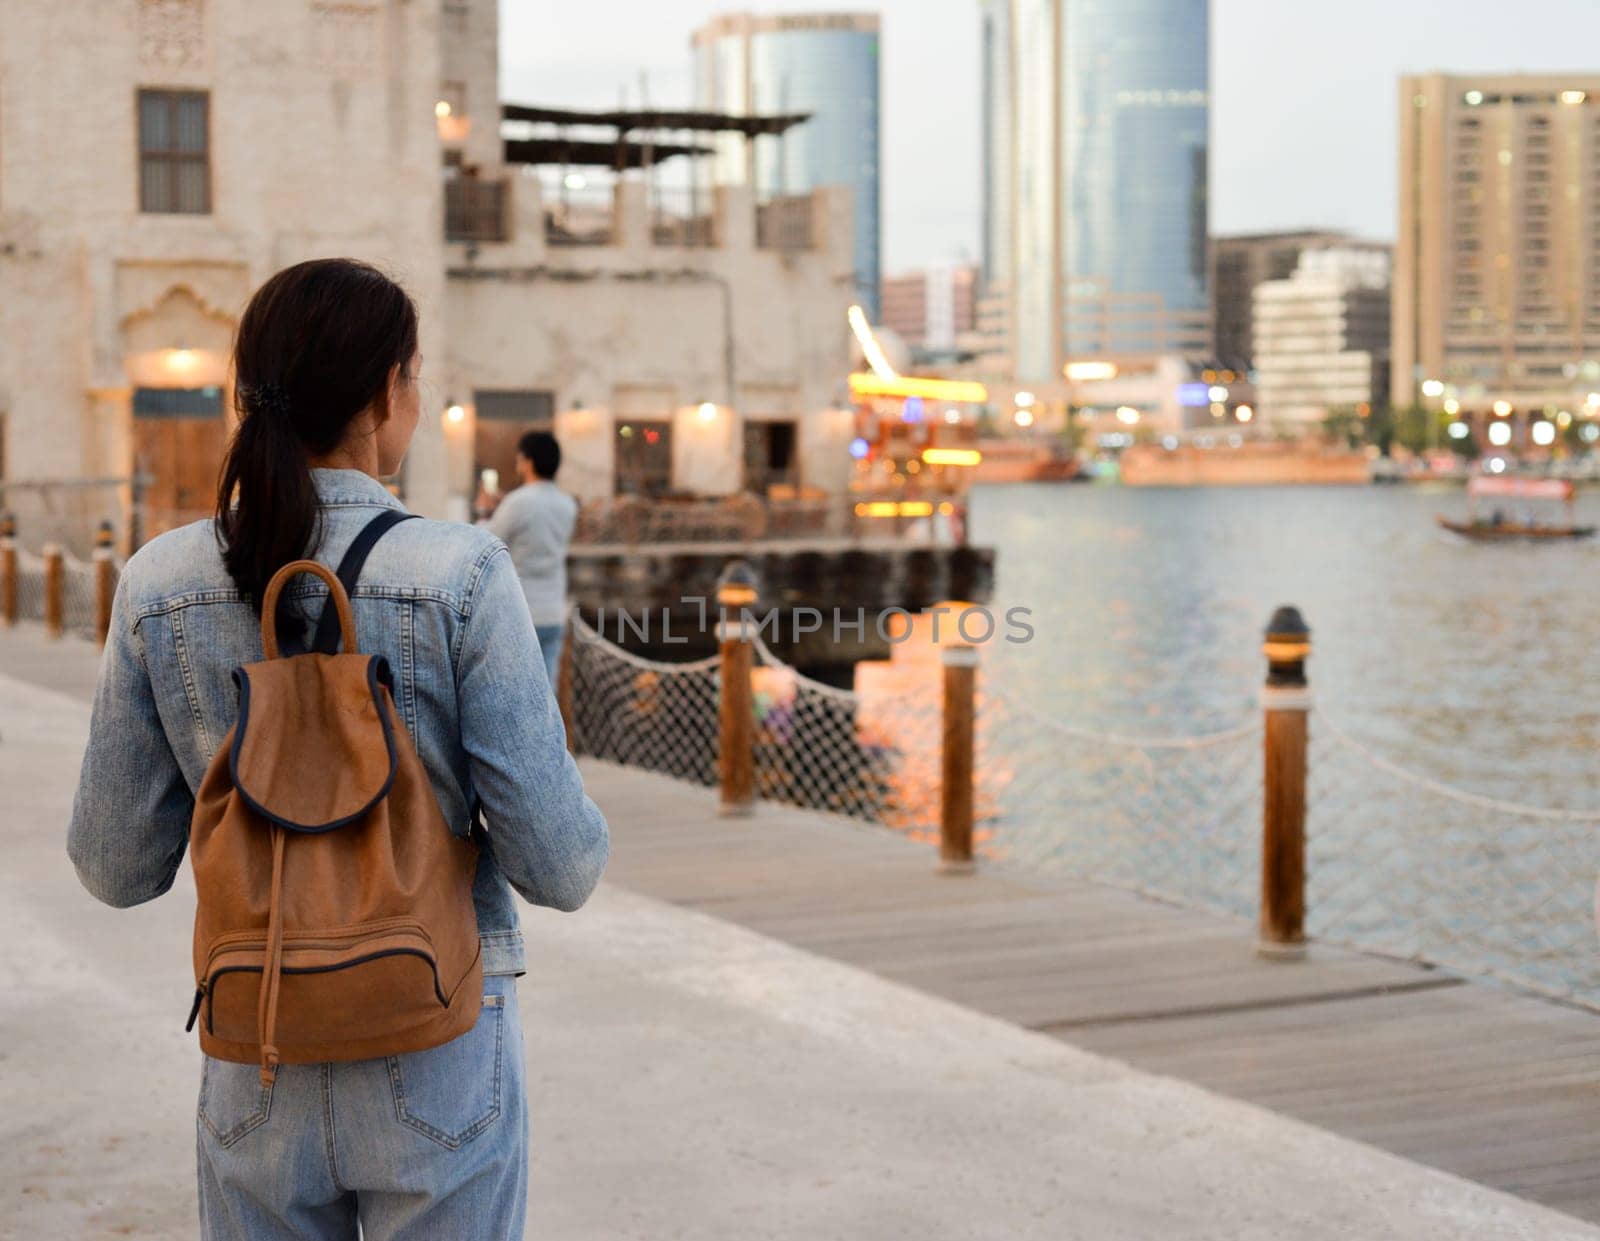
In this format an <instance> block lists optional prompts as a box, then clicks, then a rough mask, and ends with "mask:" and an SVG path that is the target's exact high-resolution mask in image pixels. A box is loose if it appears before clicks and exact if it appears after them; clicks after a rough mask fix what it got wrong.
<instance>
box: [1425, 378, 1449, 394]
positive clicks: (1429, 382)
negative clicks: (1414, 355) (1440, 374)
mask: <svg viewBox="0 0 1600 1241" xmlns="http://www.w3.org/2000/svg"><path fill="white" fill-rule="evenodd" d="M1422 395H1423V396H1443V395H1444V381H1443V380H1439V379H1424V380H1423V381H1422Z"/></svg>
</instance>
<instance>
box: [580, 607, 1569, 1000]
mask: <svg viewBox="0 0 1600 1241" xmlns="http://www.w3.org/2000/svg"><path fill="white" fill-rule="evenodd" d="M1292 636H1293V635H1291V637H1292ZM573 637H574V641H573V642H571V643H570V644H569V645H570V647H571V650H572V656H571V659H572V664H571V669H572V678H573V679H572V687H573V689H572V704H573V707H572V709H573V717H574V741H575V743H576V748H577V750H578V752H579V753H583V754H592V755H594V756H596V757H601V758H607V759H610V760H612V761H615V762H621V763H626V764H628V765H631V766H638V767H643V768H645V769H647V770H651V771H658V772H662V773H663V774H666V775H670V776H674V777H676V778H679V779H685V780H689V781H691V782H693V783H696V784H700V785H705V786H713V785H715V784H716V783H717V780H718V770H719V768H718V751H719V705H720V698H721V689H720V684H719V660H718V658H716V657H712V658H709V659H702V660H698V661H696V662H694V663H687V664H671V663H660V662H656V661H652V660H647V659H643V658H641V657H639V656H637V655H634V654H632V653H630V652H627V651H624V650H622V649H621V648H619V647H617V646H615V645H613V644H612V643H610V642H608V641H607V640H606V639H605V638H604V637H603V636H602V635H601V634H600V633H598V632H596V631H595V630H594V629H593V628H592V627H591V626H589V625H588V624H587V623H585V622H584V621H583V620H582V619H581V618H575V620H574V623H573ZM749 643H750V646H751V648H752V653H753V657H754V658H753V661H752V664H751V671H750V674H749V677H750V689H751V693H750V700H751V706H750V710H751V712H752V714H753V717H754V730H753V732H752V733H751V734H750V740H749V742H748V743H747V744H748V745H749V747H750V749H751V751H752V754H751V756H750V757H751V761H752V763H753V768H754V773H755V788H756V794H757V796H758V797H759V798H760V799H761V800H766V801H771V802H778V803H782V804H785V805H791V806H796V807H800V808H803V809H808V810H816V811H822V812H826V813H830V814H837V815H843V816H847V817H849V818H853V819H857V820H862V821H866V822H870V823H876V824H881V825H883V826H886V827H889V828H892V829H894V830H897V831H900V832H903V833H905V834H906V835H908V836H910V837H912V838H914V839H918V840H924V841H929V842H934V841H941V842H944V836H945V833H947V832H948V830H949V824H948V823H946V822H944V821H943V819H944V818H945V817H946V816H947V814H948V805H949V803H948V801H947V800H946V799H945V797H944V796H943V794H944V793H945V792H946V790H945V789H944V788H942V786H941V773H942V772H943V771H948V770H950V768H948V767H947V766H944V765H943V764H944V761H945V760H947V758H948V750H949V738H948V730H947V724H948V721H947V718H946V717H947V716H948V713H949V711H950V709H951V707H950V700H949V699H948V698H942V697H941V683H942V678H941V669H940V660H939V658H938V652H933V653H932V654H931V655H927V656H926V657H922V658H920V660H919V659H918V658H911V659H908V660H907V661H906V665H905V666H904V667H903V668H901V669H900V670H899V672H897V673H896V674H895V675H892V676H880V677H878V678H876V679H875V680H872V681H871V682H870V683H866V682H858V685H860V686H861V687H862V688H860V689H858V690H847V689H841V688H838V687H835V686H832V685H828V684H825V683H823V682H821V681H818V680H815V679H813V678H811V677H808V676H806V675H805V674H804V673H802V672H800V671H799V670H797V669H796V668H794V667H792V666H790V665H788V664H786V663H784V662H783V660H782V659H780V658H779V657H778V656H777V655H776V654H774V652H773V651H772V649H771V648H770V647H769V646H768V645H767V644H766V642H765V641H763V640H762V638H761V636H760V632H759V630H757V631H756V632H755V634H754V635H753V636H752V637H751V638H750V639H749ZM1274 651H1276V654H1274ZM1308 651H1309V642H1308V640H1306V642H1305V644H1304V645H1303V646H1301V647H1298V648H1296V647H1294V644H1293V643H1292V642H1291V643H1289V644H1288V645H1285V642H1284V640H1283V639H1282V637H1281V635H1280V636H1279V637H1278V638H1277V639H1269V642H1268V653H1269V657H1270V658H1272V659H1273V661H1274V662H1273V663H1272V668H1273V670H1274V676H1275V677H1278V678H1279V681H1280V682H1281V681H1282V680H1284V678H1285V677H1286V678H1287V679H1288V681H1289V684H1288V686H1287V688H1285V686H1284V685H1282V684H1278V685H1277V686H1276V688H1274V685H1273V682H1271V681H1270V680H1269V689H1268V691H1267V694H1266V698H1265V702H1266V711H1265V712H1264V713H1263V715H1262V716H1261V717H1258V718H1254V719H1248V720H1244V721H1241V722H1240V723H1239V724H1238V725H1237V726H1235V727H1232V728H1228V729H1226V730H1223V731H1219V732H1214V733H1210V734H1207V735H1203V736H1194V737H1146V736H1135V735H1130V734H1127V733H1124V732H1118V731H1113V730H1101V729H1096V728H1091V727H1085V726H1083V725H1081V724H1076V723H1069V722H1067V721H1064V720H1061V719H1059V718H1056V717H1054V716H1052V715H1051V714H1049V713H1047V712H1044V711H1040V710H1038V709H1036V708H1035V707H1033V706H1031V705H1029V704H1028V703H1027V702H1025V701H1024V700H1023V699H1022V698H1021V697H1020V696H1019V695H1018V694H1016V693H1014V692H1007V691H1005V690H1003V689H998V688H996V687H995V686H993V685H991V684H987V683H986V679H987V680H994V679H996V678H994V677H992V676H991V677H988V678H986V677H985V675H984V674H983V673H981V672H980V674H979V676H978V678H977V682H976V684H977V688H976V690H975V691H974V692H973V693H972V695H971V697H972V701H971V703H970V704H969V709H970V712H971V715H972V719H973V721H974V723H975V728H974V731H973V737H974V740H973V741H972V747H973V760H974V761H973V764H972V769H973V771H974V772H975V773H976V774H975V776H974V777H973V779H972V786H973V787H972V789H971V790H970V792H971V806H972V809H971V817H972V821H973V822H972V825H971V826H972V828H973V831H972V838H973V839H975V841H976V842H977V846H978V850H979V852H980V853H981V855H982V856H984V857H986V858H989V859H994V860H1004V861H1005V862H1006V863H1007V864H1008V865H1013V866H1017V867H1020V868H1024V869H1028V870H1033V871H1042V872H1049V873H1054V874H1061V875H1070V876H1074V877H1080V878H1084V879H1090V880H1094V881H1097V882H1102V883H1108V884H1113V885H1116V886H1119V887H1123V888H1127V889H1130V890H1134V891H1138V892H1141V893H1145V894H1148V895H1153V896H1157V897H1160V898H1162V899H1165V900H1171V901H1175V902H1178V903H1183V904H1188V905H1192V906H1196V907H1199V908H1204V909H1208V910H1211V911H1214V912H1218V913H1222V914H1227V915H1231V916H1236V917H1245V918H1253V917H1257V916H1258V915H1259V916H1260V917H1261V920H1262V926H1263V932H1262V936H1263V949H1264V951H1265V950H1267V949H1268V948H1274V949H1278V950H1288V952H1287V955H1291V956H1292V955H1294V951H1293V950H1294V949H1295V948H1296V947H1297V943H1296V941H1298V940H1299V939H1300V938H1302V933H1301V926H1302V921H1303V927H1304V930H1305V931H1306V932H1309V934H1310V935H1312V936H1313V937H1315V938H1316V939H1318V940H1321V941H1324V942H1329V943H1335V944H1340V945H1344V946H1349V947H1353V948H1359V949H1363V950H1368V951H1375V952H1379V953H1382V954H1385V955H1390V956H1395V957H1400V958H1407V959H1415V960H1419V961H1426V962H1430V963H1433V964H1437V965H1441V966H1444V967H1447V968H1451V969H1455V970H1458V971H1460V972H1462V973H1467V974H1473V975H1479V976H1485V977H1492V978H1498V979H1501V980H1504V981H1507V982H1510V983H1513V984H1515V985H1518V986H1521V987H1524V988H1527V989H1529V990H1534V991H1538V992H1542V993H1545V994H1548V995H1552V996H1556V997H1560V998H1563V999H1566V1000H1570V1001H1573V1002H1576V1003H1579V1004H1583V1005H1586V1006H1590V1007H1594V1008H1597V1009H1600V956H1597V954H1596V952H1595V946H1596V944H1595V911H1594V903H1595V883H1596V876H1597V873H1600V848H1597V847H1596V844H1595V841H1596V829H1597V828H1600V810H1595V811H1587V810H1562V809H1551V808H1545V807H1539V806H1534V805H1526V804H1522V803H1517V802H1512V801H1507V800H1503V799H1498V798H1493V797H1486V796H1482V795H1480V794H1475V793H1471V792H1467V791H1464V790H1461V789H1457V788H1454V787H1453V786H1451V785H1449V784H1447V783H1445V782H1443V781H1440V780H1437V779H1435V778H1433V777H1431V776H1428V775H1425V774H1422V773H1419V772H1415V771H1412V770H1409V769H1407V768H1405V767H1403V766H1401V765H1400V764H1398V763H1395V762H1394V761H1393V760H1392V759H1389V758H1388V757H1386V756H1385V755H1383V754H1381V753H1379V752H1378V751H1376V750H1374V749H1372V748H1371V747H1369V746H1367V745H1365V744H1363V743H1362V742H1361V741H1359V740H1358V739H1357V738H1355V737H1353V736H1351V735H1349V734H1348V733H1346V732H1345V731H1344V730H1343V729H1341V728H1340V727H1339V726H1338V724H1337V723H1336V722H1335V721H1334V720H1332V719H1330V718H1329V717H1328V716H1327V715H1326V714H1325V713H1323V712H1321V711H1320V710H1316V709H1313V708H1312V707H1311V703H1310V698H1309V693H1308V692H1307V691H1305V690H1304V689H1303V676H1301V680H1300V683H1299V687H1297V686H1296V685H1295V684H1294V677H1295V676H1297V675H1300V672H1299V671H1297V670H1300V669H1301V663H1302V661H1303V659H1304V656H1305V654H1306V653H1307V652H1308ZM1286 652H1287V653H1286ZM949 671H950V669H949V667H948V666H947V667H946V668H945V669H944V672H945V674H946V677H947V676H948V673H949ZM1302 671H1303V670H1302ZM944 684H948V681H947V680H946V681H944ZM1285 694H1287V695H1288V696H1287V697H1285V696H1284V695H1285ZM1274 695H1276V697H1275V696H1274ZM1275 713H1276V720H1275ZM1286 726H1287V727H1288V728H1289V729H1290V731H1289V732H1287V733H1285V732H1284V731H1283V730H1284V728H1285V727H1286ZM721 727H726V725H725V724H723V725H721ZM1296 728H1297V729H1298V730H1299V736H1300V737H1301V738H1302V739H1303V749H1302V750H1301V752H1300V753H1299V755H1298V760H1297V759H1296V755H1295V753H1294V742H1293V737H1294V736H1295V733H1294V731H1293V730H1294V729H1296ZM1286 737H1287V738H1288V740H1285V738H1286ZM1285 755H1287V758H1286V757H1285ZM1297 761H1298V765H1297ZM1297 773H1298V774H1297ZM1285 779H1287V780H1288V782H1289V784H1290V786H1291V787H1290V789H1289V792H1290V793H1296V792H1297V793H1298V797H1299V802H1298V820H1296V809H1295V805H1296V803H1295V799H1294V797H1292V796H1291V797H1290V798H1289V799H1288V801H1287V802H1285V801H1284V799H1283V796H1282V789H1281V787H1280V786H1281V785H1282V784H1283V782H1284V780H1285ZM1296 781H1298V785H1299V787H1298V789H1297V790H1296V789H1295V788H1293V787H1292V786H1293V785H1294V784H1295V782H1296ZM1285 806H1287V807H1288V809H1287V810H1285V809H1284V807H1285ZM945 843H947V842H945ZM1286 858H1287V859H1288V861H1287V869H1285V865H1286V862H1285V859H1286ZM1264 859H1265V862H1264ZM1285 875H1287V876H1289V879H1288V880H1287V881H1285V879H1284V878H1283V876H1285ZM1286 882H1287V884H1288V886H1287V887H1286V886H1285V885H1286ZM1284 928H1287V930H1285V929H1284Z"/></svg>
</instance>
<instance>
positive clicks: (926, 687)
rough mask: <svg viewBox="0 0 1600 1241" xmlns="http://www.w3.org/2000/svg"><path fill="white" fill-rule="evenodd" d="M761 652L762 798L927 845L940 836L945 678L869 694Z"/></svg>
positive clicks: (759, 646)
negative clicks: (871, 824)
mask: <svg viewBox="0 0 1600 1241" xmlns="http://www.w3.org/2000/svg"><path fill="white" fill-rule="evenodd" d="M755 652H756V667H755V669H754V672H753V680H754V684H753V686H752V689H753V690H754V694H755V704H756V743H755V767H756V787H757V789H758V791H759V793H760V795H761V796H762V797H764V798H766V799H768V800H770V801H779V802H785V803H787V804H789V805H793V806H802V807H805V808H807V809H811V810H825V811H830V812H833V813H835V814H843V815H848V816H849V817H851V818H857V819H867V820H870V821H871V822H874V823H883V824H885V825H887V826H889V827H894V828H898V829H900V830H902V831H906V832H909V833H911V834H912V835H914V836H917V837H919V838H923V837H931V836H932V835H933V834H934V833H936V832H937V828H938V822H939V773H940V751H939V742H940V728H941V724H940V702H941V700H940V697H939V694H940V688H939V681H938V678H937V675H935V676H932V677H925V676H914V675H913V676H911V677H905V678H900V682H899V683H898V684H895V685H892V686H886V687H884V690H883V692H881V693H877V694H872V695H862V694H857V693H855V692H853V691H851V690H845V689H837V688H835V687H834V686H831V685H826V684H824V683H823V682H821V681H816V680H813V679H812V678H810V677H808V676H805V675H804V674H803V673H800V672H798V671H797V670H795V669H794V668H792V667H791V666H789V665H788V664H786V663H784V662H783V661H782V660H781V659H779V658H778V657H777V656H776V655H774V654H773V652H772V650H771V648H770V647H768V646H767V644H766V643H765V642H764V641H762V640H761V639H760V637H759V636H758V637H757V639H756V642H755ZM935 671H936V668H935Z"/></svg>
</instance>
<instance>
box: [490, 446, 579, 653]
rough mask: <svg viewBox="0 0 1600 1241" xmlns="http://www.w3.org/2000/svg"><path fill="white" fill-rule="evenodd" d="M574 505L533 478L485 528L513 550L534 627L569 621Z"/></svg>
mask: <svg viewBox="0 0 1600 1241" xmlns="http://www.w3.org/2000/svg"><path fill="white" fill-rule="evenodd" d="M577 523H578V502H577V501H576V500H574V499H573V498H572V497H571V496H569V495H568V494H567V493H566V492H564V491H562V490H561V488H559V487H557V486H556V485H555V484H554V483H553V482H550V481H549V480H548V479H542V478H541V479H535V480H534V481H533V482H531V483H525V484H524V485H523V486H521V487H518V488H517V489H516V490H515V491H512V492H511V493H509V494H508V495H507V496H506V498H505V499H503V500H501V501H500V507H499V508H497V509H495V511H494V516H493V517H491V518H489V522H488V525H489V529H490V530H492V531H494V533H495V534H497V535H498V536H499V537H500V539H501V540H502V541H503V542H504V543H505V545H506V546H507V547H508V548H510V549H511V563H512V564H513V565H515V566H516V569H517V577H518V578H520V579H521V581H522V594H523V597H524V598H526V599H527V601H528V612H529V614H530V615H532V617H533V623H534V624H535V625H559V624H561V623H562V622H564V621H565V620H566V619H567V549H568V548H569V547H571V546H572V531H573V528H574V527H575V526H576V525H577Z"/></svg>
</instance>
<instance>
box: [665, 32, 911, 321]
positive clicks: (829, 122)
mask: <svg viewBox="0 0 1600 1241" xmlns="http://www.w3.org/2000/svg"><path fill="white" fill-rule="evenodd" d="M693 47H694V54H695V97H696V103H697V104H698V105H699V106H700V107H703V108H708V109H712V110H715V111H718V112H731V113H735V114H746V113H761V114H772V113H788V112H809V113H811V119H810V120H809V121H807V122H806V123H805V124H804V125H798V126H795V127H794V128H793V129H791V130H789V131H788V132H787V133H785V134H784V135H783V136H782V137H781V138H776V139H766V140H763V141H761V142H759V143H757V144H754V145H753V147H752V145H751V144H749V143H748V142H747V141H746V140H745V139H743V138H740V137H738V136H736V135H735V136H729V137H726V138H725V139H724V140H723V141H722V142H719V144H718V151H717V159H716V167H717V176H718V179H719V180H720V181H723V182H724V183H728V184H744V183H748V184H751V185H752V186H754V188H755V191H756V194H757V196H758V198H760V199H774V198H784V197H788V196H790V195H796V194H806V193H809V192H810V191H811V190H814V189H818V188H820V187H822V186H825V185H847V186H849V187H850V189H851V191H852V194H853V197H854V202H855V276H856V288H857V297H858V300H859V301H860V302H861V304H862V305H863V306H864V307H865V308H866V310H867V313H868V314H869V315H870V316H871V317H873V318H874V319H875V318H876V317H877V314H878V306H879V300H878V279H879V266H880V265H879V231H880V217H879V192H878V172H879V164H880V158H879V133H878V115H879V96H878V17H877V14H875V13H799V14H789V15H767V14H762V15H759V16H758V15H754V14H750V13H731V14H725V15H723V16H720V17H715V18H712V19H711V21H709V22H707V23H706V24H705V25H704V26H702V27H701V28H700V29H699V30H697V31H695V33H694V38H693Z"/></svg>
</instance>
